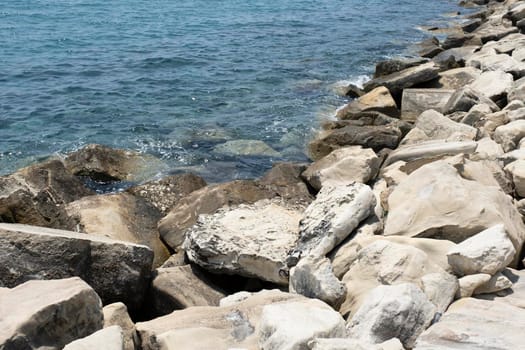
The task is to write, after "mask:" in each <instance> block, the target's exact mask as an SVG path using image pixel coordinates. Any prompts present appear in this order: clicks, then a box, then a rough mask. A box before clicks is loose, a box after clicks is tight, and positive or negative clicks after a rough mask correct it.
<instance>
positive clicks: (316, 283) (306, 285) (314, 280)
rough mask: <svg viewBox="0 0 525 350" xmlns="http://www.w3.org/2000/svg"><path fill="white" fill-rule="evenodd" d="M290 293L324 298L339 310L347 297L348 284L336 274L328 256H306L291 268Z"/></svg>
mask: <svg viewBox="0 0 525 350" xmlns="http://www.w3.org/2000/svg"><path fill="white" fill-rule="evenodd" d="M290 293H297V294H301V295H304V296H305V297H308V298H316V299H319V300H322V301H324V302H325V303H327V304H329V305H330V306H332V307H333V308H334V309H336V310H337V309H338V308H339V307H340V306H341V303H342V302H343V301H344V298H345V297H346V286H345V284H344V283H342V282H341V281H340V280H338V279H337V277H336V276H335V275H334V271H333V269H332V264H331V263H330V260H328V258H321V259H319V258H309V257H306V258H304V259H301V260H300V261H299V263H298V264H297V265H296V266H295V267H293V268H292V269H291V270H290Z"/></svg>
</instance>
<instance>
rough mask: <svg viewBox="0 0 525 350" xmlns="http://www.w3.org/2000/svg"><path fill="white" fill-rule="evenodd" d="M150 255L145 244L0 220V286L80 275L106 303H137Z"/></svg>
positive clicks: (149, 264)
mask: <svg viewBox="0 0 525 350" xmlns="http://www.w3.org/2000/svg"><path fill="white" fill-rule="evenodd" d="M152 260H153V252H152V251H151V250H150V249H149V248H148V247H146V246H141V245H136V244H132V243H126V242H122V241H115V240H112V239H109V238H106V237H103V236H96V235H87V234H82V233H76V232H70V231H62V230H54V229H46V228H42V227H34V226H27V225H18V224H0V285H1V286H6V287H14V286H16V285H19V284H21V283H23V282H25V281H27V280H30V279H60V278H67V277H72V276H79V277H81V278H82V279H84V280H85V281H86V282H87V283H89V285H90V286H92V287H93V289H95V291H96V292H97V293H98V295H99V296H100V297H101V298H102V300H103V301H104V303H105V304H107V303H112V302H116V301H122V302H124V303H126V304H127V305H128V307H130V308H137V307H139V305H140V304H141V303H142V300H143V297H144V294H145V291H146V288H147V286H148V283H149V275H150V271H151V264H152Z"/></svg>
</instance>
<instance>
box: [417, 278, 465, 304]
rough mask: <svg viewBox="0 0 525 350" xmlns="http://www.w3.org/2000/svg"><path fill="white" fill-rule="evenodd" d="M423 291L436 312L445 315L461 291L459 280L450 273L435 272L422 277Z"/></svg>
mask: <svg viewBox="0 0 525 350" xmlns="http://www.w3.org/2000/svg"><path fill="white" fill-rule="evenodd" d="M421 289H422V290H423V292H424V293H425V295H426V296H427V298H428V300H429V301H430V302H431V303H432V304H434V306H435V307H436V311H437V312H440V313H444V312H445V310H446V309H447V308H448V306H449V305H450V304H451V303H452V301H453V300H454V297H455V296H456V292H457V291H458V289H459V282H458V279H457V278H456V277H455V276H454V275H451V274H449V273H445V272H434V273H429V274H427V275H424V276H423V277H421Z"/></svg>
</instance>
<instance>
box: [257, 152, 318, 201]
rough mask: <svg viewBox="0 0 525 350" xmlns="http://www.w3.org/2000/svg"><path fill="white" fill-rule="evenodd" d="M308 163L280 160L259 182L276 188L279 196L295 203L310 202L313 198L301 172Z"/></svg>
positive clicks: (273, 188) (270, 187)
mask: <svg viewBox="0 0 525 350" xmlns="http://www.w3.org/2000/svg"><path fill="white" fill-rule="evenodd" d="M305 170H306V164H298V163H288V162H280V163H279V162H278V163H274V164H273V167H272V169H270V170H269V171H268V172H267V173H266V174H264V176H263V177H262V178H261V179H260V180H259V184H261V185H263V186H267V187H268V188H269V189H272V190H274V191H275V192H276V193H277V194H278V196H279V197H281V198H283V199H285V200H287V201H290V202H294V203H304V204H308V203H310V202H311V201H312V200H313V196H312V195H311V194H310V191H309V190H308V187H307V186H306V183H305V182H304V181H303V180H302V177H301V174H302V173H303V172H304V171H305Z"/></svg>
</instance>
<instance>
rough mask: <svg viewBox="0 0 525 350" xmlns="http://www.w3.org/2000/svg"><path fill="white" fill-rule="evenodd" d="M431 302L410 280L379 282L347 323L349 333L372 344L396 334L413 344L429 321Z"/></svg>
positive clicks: (431, 316) (410, 344)
mask: <svg viewBox="0 0 525 350" xmlns="http://www.w3.org/2000/svg"><path fill="white" fill-rule="evenodd" d="M435 311H436V309H435V307H434V305H433V304H432V303H431V302H430V301H428V299H427V297H426V296H425V294H424V293H423V292H422V291H421V290H420V289H419V288H418V287H417V286H416V285H414V284H412V283H402V284H397V285H394V286H378V287H376V288H375V289H374V290H372V292H371V293H370V294H369V296H368V297H367V299H366V300H365V302H364V303H363V305H362V306H361V307H360V308H359V310H358V311H357V313H356V314H355V315H353V317H352V319H351V320H350V321H349V323H348V328H349V332H350V336H351V337H352V338H357V339H360V340H364V341H366V342H369V343H371V344H377V343H382V342H384V341H387V340H389V339H391V338H398V339H399V340H400V341H401V343H403V345H404V346H405V347H407V348H412V347H413V345H414V343H415V341H416V338H417V337H418V336H419V335H420V334H421V333H422V332H423V331H424V330H425V329H426V328H427V327H428V326H429V325H430V322H431V321H432V319H433V318H434V314H435Z"/></svg>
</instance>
